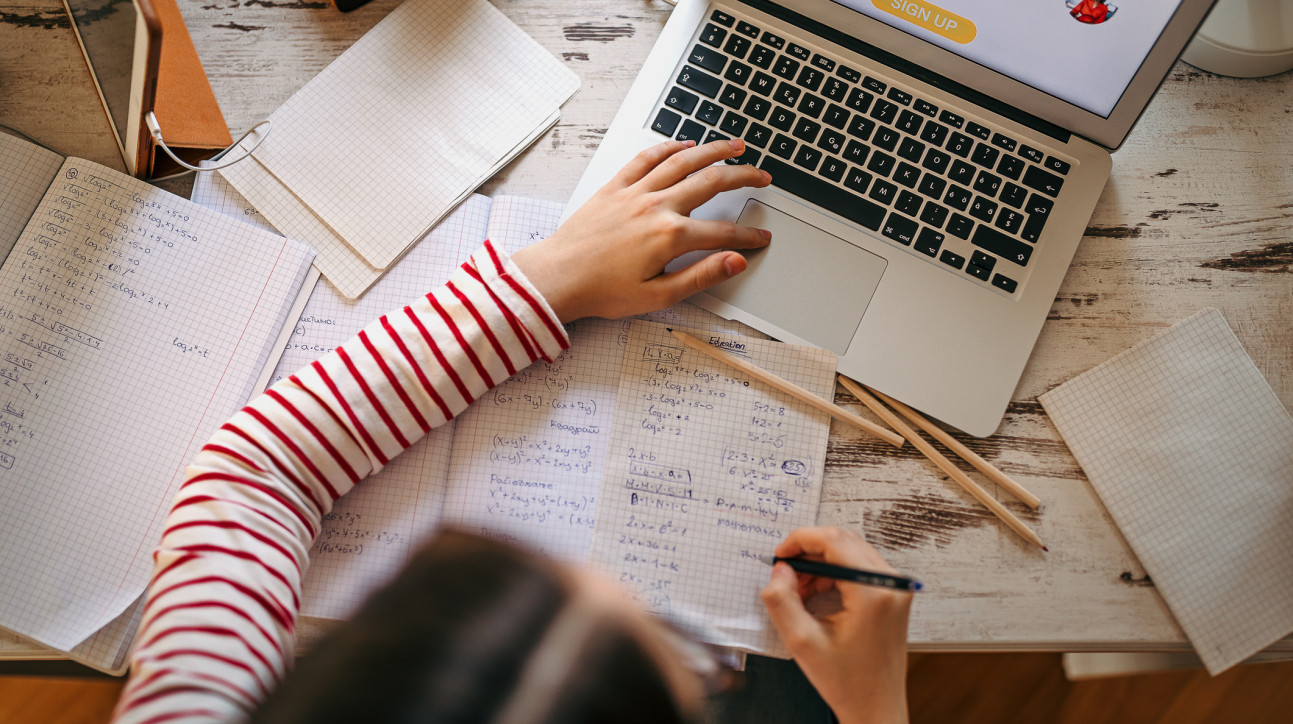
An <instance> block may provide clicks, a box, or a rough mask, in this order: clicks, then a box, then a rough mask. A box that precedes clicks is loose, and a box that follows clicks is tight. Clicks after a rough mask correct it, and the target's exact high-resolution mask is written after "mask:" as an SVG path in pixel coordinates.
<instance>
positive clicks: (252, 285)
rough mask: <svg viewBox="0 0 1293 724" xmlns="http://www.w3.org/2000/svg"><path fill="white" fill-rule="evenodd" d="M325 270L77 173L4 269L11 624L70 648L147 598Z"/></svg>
mask: <svg viewBox="0 0 1293 724" xmlns="http://www.w3.org/2000/svg"><path fill="white" fill-rule="evenodd" d="M311 257H312V254H311V253H310V252H309V250H308V249H305V248H304V247H302V246H300V245H299V244H296V243H295V242H292V241H289V240H287V239H284V238H282V237H278V236H274V235H272V234H268V233H266V232H264V231H261V230H259V229H256V228H253V227H250V226H247V225H245V224H242V223H239V222H236V221H233V220H230V219H228V218H226V217H224V216H221V215H219V214H215V213H212V212H210V211H208V210H206V209H203V208H202V207H200V206H197V205H195V204H192V203H190V202H189V201H187V200H185V199H180V198H177V197H175V196H172V195H171V194H168V193H166V192H164V191H161V190H159V189H156V188H154V187H152V186H149V185H148V184H146V183H143V182H141V181H138V180H136V179H132V178H129V177H127V176H124V175H123V174H120V173H118V172H116V171H112V170H111V169H107V168H104V167H102V166H98V165H96V164H94V163H91V162H88V161H84V160H81V159H68V160H67V161H66V162H64V163H63V165H62V167H61V168H60V169H59V171H58V174H57V176H56V178H55V180H54V182H53V184H52V185H51V186H50V188H49V191H48V192H47V193H46V194H45V197H44V199H43V200H42V201H41V203H40V205H39V206H38V207H37V209H36V211H35V214H34V215H33V217H32V223H30V224H28V226H27V228H26V230H25V231H24V232H23V234H22V236H21V237H20V238H19V240H18V242H17V244H16V245H15V247H14V253H13V254H11V255H10V257H9V259H8V260H7V262H6V263H5V265H4V266H3V268H0V295H2V296H3V298H4V299H6V300H8V301H6V302H5V303H4V305H3V311H2V312H0V318H2V321H0V328H2V331H0V347H3V352H4V357H3V359H4V362H3V365H0V451H2V452H0V531H3V536H4V548H5V555H4V556H0V580H2V581H5V585H4V586H3V587H2V588H0V625H3V626H5V627H6V628H10V629H12V630H14V631H17V632H18V633H21V634H23V635H25V636H28V637H30V638H33V639H35V640H37V641H40V642H42V643H44V644H46V645H49V646H52V647H54V648H57V649H60V650H64V651H66V650H68V649H70V648H72V647H73V646H76V645H77V644H81V643H82V642H84V641H85V640H86V639H87V638H89V637H91V635H92V634H94V633H95V632H96V631H98V630H99V629H101V628H103V627H104V626H105V625H107V624H108V623H109V622H111V621H112V620H113V619H116V618H117V617H118V616H120V615H122V613H123V611H125V610H126V609H127V607H128V606H130V604H132V603H134V602H135V601H136V600H137V599H138V597H139V595H140V594H141V593H142V592H143V590H144V586H145V585H146V583H147V581H148V577H149V574H150V573H151V571H152V558H151V556H150V552H151V550H152V547H153V544H154V542H155V541H156V540H158V539H159V538H160V536H161V525H162V522H163V520H164V519H165V512H166V508H167V505H168V504H169V502H170V500H171V499H172V498H173V497H174V495H175V491H176V489H177V487H178V485H179V482H180V480H181V477H182V473H183V470H184V467H185V466H186V465H187V464H188V462H189V461H190V460H191V459H192V457H193V455H194V454H195V453H196V452H197V449H198V447H199V446H201V445H202V444H203V443H204V442H205V441H206V439H207V438H208V437H209V436H210V435H211V433H212V432H213V431H214V430H215V429H216V427H217V426H218V425H219V424H220V423H222V422H224V420H226V419H227V418H228V416H229V415H230V414H232V413H233V412H234V411H235V410H237V409H238V406H239V405H242V404H243V403H245V402H246V400H247V398H248V396H249V395H250V393H251V391H252V390H251V387H252V385H253V384H254V381H255V379H256V377H257V376H258V374H259V373H260V371H261V368H262V367H263V366H264V364H265V361H266V360H267V359H268V357H269V355H270V351H271V347H272V346H273V341H274V340H275V339H276V338H277V336H278V332H279V330H280V329H281V327H282V325H283V324H284V322H285V321H286V314H287V310H288V308H289V306H290V302H291V300H293V299H295V297H296V294H297V291H298V290H299V287H300V284H301V281H302V279H303V278H304V276H305V274H306V270H307V269H308V268H309V265H310V260H311ZM105 648H111V647H110V646H108V647H105Z"/></svg>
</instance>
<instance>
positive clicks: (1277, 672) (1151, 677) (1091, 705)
mask: <svg viewBox="0 0 1293 724" xmlns="http://www.w3.org/2000/svg"><path fill="white" fill-rule="evenodd" d="M121 685H122V684H121V682H120V681H119V680H114V679H90V678H75V677H67V678H54V677H23V676H0V724H10V723H11V722H12V723H13V724H19V723H22V724H26V723H27V722H40V723H42V724H97V723H100V722H106V721H107V720H108V716H109V714H110V713H111V711H112V705H113V702H114V701H115V699H116V697H117V694H118V692H119V691H120V690H121ZM908 689H909V697H910V701H911V720H912V724H924V723H925V722H929V723H931V724H933V723H935V722H937V723H938V724H980V723H982V724H1011V723H1012V722H1019V723H1021V724H1022V723H1024V722H1028V723H1030V724H1031V723H1033V722H1038V723H1053V724H1105V723H1108V724H1114V723H1116V724H1202V723H1204V722H1217V723H1218V724H1229V723H1230V722H1241V723H1242V724H1264V723H1267V722H1269V723H1270V724H1287V723H1288V722H1290V721H1293V662H1290V663H1279V664H1261V665H1256V666H1245V667H1239V668H1237V669H1233V670H1231V671H1229V672H1226V673H1225V674H1222V675H1221V676H1219V677H1216V678H1210V677H1208V675H1207V674H1205V673H1203V672H1201V671H1175V672H1166V673H1158V674H1146V675H1141V676H1132V677H1118V678H1109V679H1098V680H1091V681H1081V682H1069V681H1067V680H1065V678H1064V672H1063V671H1062V670H1061V668H1060V655H1059V654H914V655H912V657H911V665H910V676H909V678H908ZM758 721H760V722H761V723H762V722H767V719H764V718H759V719H758Z"/></svg>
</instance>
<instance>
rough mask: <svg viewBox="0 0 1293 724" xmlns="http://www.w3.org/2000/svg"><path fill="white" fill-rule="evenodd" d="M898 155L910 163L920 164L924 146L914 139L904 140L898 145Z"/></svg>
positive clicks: (923, 154)
mask: <svg viewBox="0 0 1293 724" xmlns="http://www.w3.org/2000/svg"><path fill="white" fill-rule="evenodd" d="M898 155H899V156H902V157H903V158H905V159H907V160H908V161H911V162H912V163H920V159H922V158H924V156H925V144H923V143H921V142H920V141H917V140H916V139H914V138H904V139H902V143H900V144H898Z"/></svg>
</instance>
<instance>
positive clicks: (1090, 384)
mask: <svg viewBox="0 0 1293 724" xmlns="http://www.w3.org/2000/svg"><path fill="white" fill-rule="evenodd" d="M1038 399H1039V400H1040V401H1041V403H1042V406H1043V407H1045V408H1046V412H1047V414H1049V415H1050V416H1051V419H1052V420H1054V422H1055V425H1056V427H1058V428H1059V431H1060V434H1061V435H1062V436H1063V437H1064V441H1065V442H1066V443H1068V446H1069V449H1070V450H1071V451H1072V452H1073V456H1074V457H1076V458H1077V460H1078V462H1079V463H1081V465H1082V469H1083V470H1084V471H1085V472H1086V474H1087V477H1088V478H1089V479H1090V480H1091V485H1092V487H1094V488H1095V490H1096V492H1097V493H1098V494H1099V495H1100V499H1101V500H1102V501H1103V502H1104V505H1105V507H1106V508H1107V509H1108V510H1109V514H1110V515H1111V516H1112V517H1113V519H1114V522H1116V523H1117V524H1118V528H1119V529H1120V530H1121V531H1122V534H1123V537H1125V538H1126V539H1127V543H1128V544H1130V545H1131V548H1132V550H1133V551H1135V553H1136V556H1137V557H1138V558H1139V559H1140V562H1141V563H1142V564H1143V565H1144V566H1145V570H1146V571H1148V572H1149V574H1150V576H1151V577H1152V578H1153V580H1154V586H1155V587H1156V589H1157V590H1158V591H1159V593H1161V594H1162V595H1163V598H1164V600H1166V601H1167V605H1168V607H1169V608H1171V610H1172V614H1173V615H1174V616H1175V617H1176V620H1177V622H1179V623H1180V624H1181V628H1182V629H1184V630H1185V633H1186V635H1187V636H1189V638H1190V642H1191V643H1192V644H1194V647H1195V650H1197V651H1198V653H1199V657H1200V658H1201V659H1203V662H1204V664H1206V665H1207V668H1208V671H1209V672H1210V673H1212V674H1214V675H1215V674H1217V673H1219V672H1221V671H1223V670H1225V669H1227V668H1229V667H1230V666H1233V665H1234V664H1236V663H1239V662H1240V661H1242V660H1243V659H1245V658H1247V657H1248V656H1250V655H1252V654H1254V653H1256V652H1257V651H1258V650H1260V649H1261V648H1263V647H1265V646H1266V645H1268V644H1270V643H1272V642H1274V641H1275V640H1277V639H1279V638H1280V637H1282V636H1285V635H1287V634H1288V633H1289V632H1290V631H1293V524H1290V519H1289V512H1290V510H1293V417H1290V416H1289V413H1288V411H1287V410H1286V409H1284V406H1283V405H1282V404H1281V403H1280V401H1279V398H1277V397H1276V396H1275V393H1274V391H1272V390H1271V387H1270V385H1269V384H1268V383H1267V382H1266V380H1265V378H1263V377H1262V374H1261V372H1260V371H1259V370H1258V369H1257V367H1256V366H1255V365H1254V364H1253V362H1252V359H1251V358H1249V356H1248V354H1247V353H1246V352H1245V351H1244V348H1243V346H1242V345H1241V344H1240V343H1239V340H1238V339H1237V338H1236V337H1235V335H1234V332H1232V331H1231V330H1230V327H1229V326H1228V325H1227V324H1226V320H1225V319H1224V318H1223V317H1222V316H1221V312H1220V311H1218V310H1216V309H1207V310H1204V311H1202V312H1200V313H1199V314H1196V315H1194V316H1192V317H1190V318H1189V319H1186V320H1184V321H1182V322H1180V323H1178V324H1176V325H1175V326H1173V327H1172V328H1171V329H1170V330H1168V331H1167V332H1165V333H1163V334H1161V335H1159V336H1158V337H1155V338H1154V339H1151V340H1149V341H1146V342H1144V343H1142V344H1139V345H1137V346H1136V347H1133V348H1132V349H1130V350H1128V351H1126V352H1124V353H1122V354H1120V355H1118V356H1117V357H1114V358H1113V359H1111V360H1109V361H1108V362H1105V363H1104V364H1102V365H1100V366H1098V367H1096V368H1094V369H1092V370H1091V371H1089V372H1086V373H1085V374H1082V375H1079V376H1078V377H1075V378H1073V379H1072V380H1069V381H1068V382H1066V383H1064V384H1062V385H1060V386H1059V387H1057V388H1055V389H1054V390H1051V391H1050V392H1047V393H1046V394H1044V395H1042V396H1040V397H1039V398H1038Z"/></svg>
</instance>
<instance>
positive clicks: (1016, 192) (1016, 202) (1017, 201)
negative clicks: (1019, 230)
mask: <svg viewBox="0 0 1293 724" xmlns="http://www.w3.org/2000/svg"><path fill="white" fill-rule="evenodd" d="M1027 198H1028V189H1026V188H1024V187H1023V186H1020V185H1019V184H1012V183H1010V182H1009V181H1007V182H1006V185H1005V187H1004V188H1003V189H1001V202H1002V203H1004V204H1009V205H1010V206H1013V207H1015V208H1016V209H1020V208H1023V206H1024V201H1025V200H1027Z"/></svg>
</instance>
